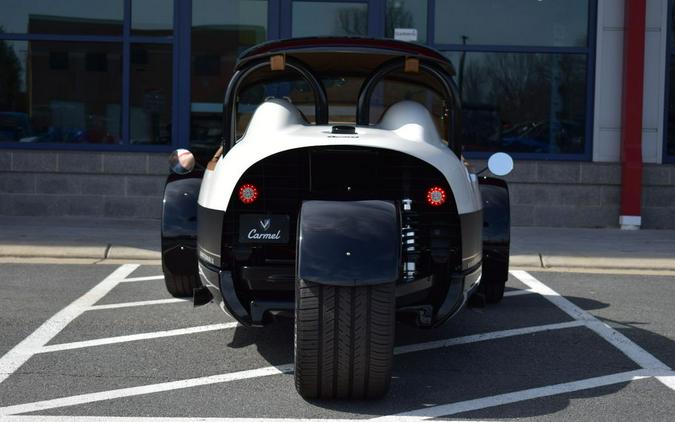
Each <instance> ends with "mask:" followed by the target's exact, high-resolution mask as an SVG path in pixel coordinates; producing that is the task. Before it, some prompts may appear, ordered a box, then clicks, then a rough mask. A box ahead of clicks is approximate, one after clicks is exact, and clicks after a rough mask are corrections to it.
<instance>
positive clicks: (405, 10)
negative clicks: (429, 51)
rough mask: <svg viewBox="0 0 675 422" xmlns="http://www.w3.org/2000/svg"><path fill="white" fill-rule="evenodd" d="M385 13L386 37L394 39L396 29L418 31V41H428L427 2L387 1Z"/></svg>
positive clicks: (416, 0) (415, 0)
mask: <svg viewBox="0 0 675 422" xmlns="http://www.w3.org/2000/svg"><path fill="white" fill-rule="evenodd" d="M385 13H386V16H385V29H384V31H385V33H384V36H385V37H387V38H394V30H395V29H396V28H406V29H416V30H417V40H416V41H419V42H426V41H427V2H426V0H387V10H386V12H385Z"/></svg>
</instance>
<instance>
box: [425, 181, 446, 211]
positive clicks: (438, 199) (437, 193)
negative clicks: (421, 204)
mask: <svg viewBox="0 0 675 422" xmlns="http://www.w3.org/2000/svg"><path fill="white" fill-rule="evenodd" d="M445 197H446V195H445V191H444V190H443V189H442V188H439V187H438V186H434V187H433V188H430V189H429V190H428V191H427V203H428V204H429V205H431V206H432V207H438V206H440V205H443V204H444V203H445Z"/></svg>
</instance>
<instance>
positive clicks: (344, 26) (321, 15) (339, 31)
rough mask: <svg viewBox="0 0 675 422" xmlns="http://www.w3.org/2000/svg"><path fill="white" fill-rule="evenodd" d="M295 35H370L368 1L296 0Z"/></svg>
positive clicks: (294, 10)
mask: <svg viewBox="0 0 675 422" xmlns="http://www.w3.org/2000/svg"><path fill="white" fill-rule="evenodd" d="M292 34H293V37H315V36H321V35H334V36H366V35H368V5H367V4H366V3H341V2H314V1H302V2H300V1H295V2H293V24H292Z"/></svg>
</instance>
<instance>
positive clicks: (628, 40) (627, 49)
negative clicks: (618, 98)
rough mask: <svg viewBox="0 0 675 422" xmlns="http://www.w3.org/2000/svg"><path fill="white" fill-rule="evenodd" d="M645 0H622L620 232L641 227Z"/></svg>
mask: <svg viewBox="0 0 675 422" xmlns="http://www.w3.org/2000/svg"><path fill="white" fill-rule="evenodd" d="M645 17H646V0H625V8H624V22H625V23H624V25H625V31H624V43H623V101H622V113H621V114H622V116H621V117H622V130H621V214H620V217H619V224H620V225H621V228H622V229H629V230H630V229H639V228H640V225H641V224H642V218H641V212H640V211H641V201H642V102H643V86H644V57H645Z"/></svg>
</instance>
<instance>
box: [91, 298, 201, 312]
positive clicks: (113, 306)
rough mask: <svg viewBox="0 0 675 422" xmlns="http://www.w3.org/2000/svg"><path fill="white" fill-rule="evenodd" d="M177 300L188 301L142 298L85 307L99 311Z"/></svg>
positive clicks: (177, 300)
mask: <svg viewBox="0 0 675 422" xmlns="http://www.w3.org/2000/svg"><path fill="white" fill-rule="evenodd" d="M177 302H186V303H189V302H190V301H189V300H187V299H178V298H171V299H157V300H142V301H138V302H124V303H110V304H107V305H94V306H92V307H90V308H89V309H87V310H88V311H100V310H103V309H119V308H132V307H135V306H147V305H163V304H165V303H177Z"/></svg>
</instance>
